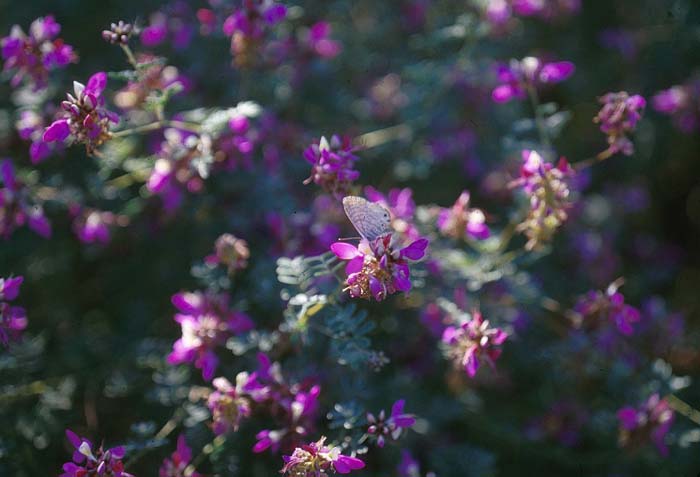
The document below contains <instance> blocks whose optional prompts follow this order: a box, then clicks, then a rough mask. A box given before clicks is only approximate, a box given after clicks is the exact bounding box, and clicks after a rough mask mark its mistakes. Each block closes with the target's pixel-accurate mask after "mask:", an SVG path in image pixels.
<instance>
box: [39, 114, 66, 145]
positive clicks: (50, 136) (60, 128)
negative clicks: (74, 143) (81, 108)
mask: <svg viewBox="0 0 700 477" xmlns="http://www.w3.org/2000/svg"><path fill="white" fill-rule="evenodd" d="M68 136H70V126H69V125H68V120H67V119H59V120H58V121H54V122H53V123H51V125H50V126H49V127H48V128H46V131H44V137H43V139H44V142H54V141H59V142H60V141H63V140H65V139H66V138H67V137H68Z"/></svg>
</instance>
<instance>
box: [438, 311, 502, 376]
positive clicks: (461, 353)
mask: <svg viewBox="0 0 700 477" xmlns="http://www.w3.org/2000/svg"><path fill="white" fill-rule="evenodd" d="M490 326H491V325H490V323H489V321H488V320H484V318H483V317H482V316H481V313H480V312H478V311H475V312H473V313H472V317H471V319H470V320H469V321H467V322H465V323H462V324H461V325H459V326H448V327H447V328H445V331H444V332H443V334H442V342H443V343H444V344H445V346H446V349H447V355H448V357H450V359H452V360H453V362H454V363H455V365H457V366H458V367H460V368H462V369H464V371H466V373H467V375H468V376H469V377H470V378H473V377H474V376H476V372H477V371H478V369H479V366H480V365H481V362H482V361H486V362H487V363H488V364H489V365H490V366H491V367H492V368H493V367H495V362H496V360H497V359H498V357H499V356H500V355H501V348H500V345H501V344H503V342H504V341H505V340H506V339H507V338H508V334H507V333H506V332H505V331H503V330H502V329H500V328H491V327H490Z"/></svg>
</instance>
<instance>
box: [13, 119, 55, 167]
mask: <svg viewBox="0 0 700 477" xmlns="http://www.w3.org/2000/svg"><path fill="white" fill-rule="evenodd" d="M16 128H17V132H18V134H19V137H21V138H22V139H24V140H25V141H31V145H30V146H29V158H30V159H31V161H32V164H38V163H40V162H41V161H43V160H44V159H46V158H47V157H49V156H50V155H51V154H52V153H53V152H54V151H55V150H56V149H58V147H57V145H56V144H49V143H47V142H45V141H44V139H43V136H44V128H45V126H44V118H43V117H42V116H41V115H40V114H39V113H37V112H36V111H33V110H24V111H22V112H20V116H19V120H18V121H17V124H16Z"/></svg>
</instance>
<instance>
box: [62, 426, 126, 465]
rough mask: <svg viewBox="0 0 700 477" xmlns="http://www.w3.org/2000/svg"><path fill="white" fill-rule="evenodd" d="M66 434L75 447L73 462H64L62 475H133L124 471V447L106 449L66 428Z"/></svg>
mask: <svg viewBox="0 0 700 477" xmlns="http://www.w3.org/2000/svg"><path fill="white" fill-rule="evenodd" d="M66 436H67V437H68V440H69V441H70V443H71V444H72V445H73V447H75V452H73V462H66V463H65V464H63V470H64V473H63V474H61V477H92V476H100V477H102V476H104V477H133V475H132V474H130V473H128V472H125V471H124V463H123V462H122V459H123V458H124V455H125V451H124V448H123V447H121V446H119V447H113V448H112V449H107V450H105V449H104V448H103V447H102V446H100V447H97V448H95V447H93V444H92V443H91V442H90V441H89V440H87V439H85V438H84V437H79V436H78V435H77V434H76V433H74V432H73V431H71V430H68V429H66Z"/></svg>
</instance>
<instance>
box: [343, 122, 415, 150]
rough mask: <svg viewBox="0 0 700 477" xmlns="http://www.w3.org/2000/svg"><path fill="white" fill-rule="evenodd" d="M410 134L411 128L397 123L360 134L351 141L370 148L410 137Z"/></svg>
mask: <svg viewBox="0 0 700 477" xmlns="http://www.w3.org/2000/svg"><path fill="white" fill-rule="evenodd" d="M412 134H413V129H412V128H411V127H410V126H409V125H408V124H398V125H396V126H390V127H388V128H384V129H378V130H376V131H370V132H368V133H364V134H361V135H359V136H357V137H356V138H355V140H354V141H353V142H354V143H355V144H357V145H358V146H362V148H363V149H371V148H373V147H377V146H381V145H382V144H386V143H387V142H390V141H394V140H397V139H407V138H410V137H411V135H412Z"/></svg>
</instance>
